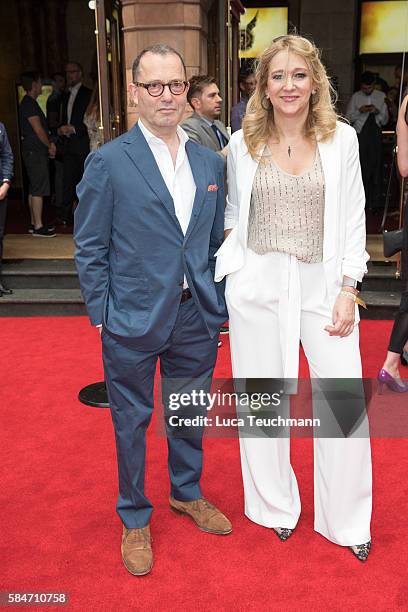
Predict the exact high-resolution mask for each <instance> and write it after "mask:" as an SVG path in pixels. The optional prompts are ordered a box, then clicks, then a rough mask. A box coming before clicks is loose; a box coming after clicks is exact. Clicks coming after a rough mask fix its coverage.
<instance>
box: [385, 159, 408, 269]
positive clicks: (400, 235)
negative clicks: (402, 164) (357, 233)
mask: <svg viewBox="0 0 408 612" xmlns="http://www.w3.org/2000/svg"><path fill="white" fill-rule="evenodd" d="M394 168H395V147H394V148H393V151H392V162H391V172H390V176H389V180H388V185H387V195H386V197H385V206H384V214H383V218H382V222H381V227H380V231H381V232H382V237H383V252H384V257H385V258H386V259H388V258H389V257H392V256H393V255H395V254H396V253H399V252H400V251H402V246H403V241H404V230H403V228H402V227H400V228H399V229H397V230H391V231H390V232H389V231H387V230H386V229H384V226H385V220H386V218H387V213H388V205H389V202H390V195H391V181H392V175H393V171H394Z"/></svg>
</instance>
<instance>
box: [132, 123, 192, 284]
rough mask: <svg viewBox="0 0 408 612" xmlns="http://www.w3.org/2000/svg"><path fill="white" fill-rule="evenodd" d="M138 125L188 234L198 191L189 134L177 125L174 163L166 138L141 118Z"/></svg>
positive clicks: (182, 225)
mask: <svg viewBox="0 0 408 612" xmlns="http://www.w3.org/2000/svg"><path fill="white" fill-rule="evenodd" d="M138 126H139V127H140V130H141V132H142V134H143V136H144V137H145V139H146V141H147V144H148V145H149V147H150V150H151V152H152V153H153V155H154V159H155V160H156V163H157V165H158V167H159V170H160V174H161V175H162V177H163V180H164V182H165V183H166V187H167V189H168V190H169V193H170V195H171V197H172V198H173V202H174V210H175V213H176V216H177V219H178V221H179V223H180V226H181V229H182V230H183V234H186V232H187V228H188V224H189V223H190V217H191V212H192V210H193V202H194V197H195V193H196V184H195V182H194V177H193V173H192V172H191V167H190V162H189V161H188V157H187V153H186V142H187V140H188V136H187V134H186V132H185V131H184V130H183V128H181V127H180V126H177V136H178V137H179V141H180V144H179V148H178V151H177V157H176V164H175V165H174V164H173V160H172V158H171V154H170V151H169V148H168V146H167V144H166V143H165V142H164V140H162V139H161V138H158V137H157V136H155V135H154V134H152V132H150V131H149V130H148V129H147V127H146V126H145V125H144V124H143V122H142V121H141V119H139V121H138ZM183 287H184V289H186V288H187V287H188V285H187V280H186V277H184V285H183Z"/></svg>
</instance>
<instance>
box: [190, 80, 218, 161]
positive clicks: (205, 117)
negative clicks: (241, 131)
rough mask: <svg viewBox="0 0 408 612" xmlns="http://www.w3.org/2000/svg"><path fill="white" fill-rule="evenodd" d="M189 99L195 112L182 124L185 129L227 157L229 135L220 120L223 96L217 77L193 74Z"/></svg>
mask: <svg viewBox="0 0 408 612" xmlns="http://www.w3.org/2000/svg"><path fill="white" fill-rule="evenodd" d="M187 100H188V102H189V104H190V106H191V108H192V109H193V111H194V112H193V114H192V115H191V116H190V117H189V118H188V119H186V120H185V121H183V123H182V124H181V125H182V128H183V130H185V132H187V134H188V136H189V137H190V139H191V140H193V141H194V142H198V143H199V144H201V145H203V146H204V147H207V148H209V149H211V150H212V151H216V152H217V153H220V154H221V155H223V156H224V157H225V156H226V155H227V150H228V148H227V144H228V141H229V135H228V132H227V129H226V127H225V125H224V124H223V123H222V121H220V120H219V116H220V114H221V104H222V98H221V96H220V90H219V89H218V85H217V83H216V82H215V79H214V78H213V77H211V76H208V75H202V74H201V75H198V76H193V77H192V78H191V79H190V88H189V90H188V93H187Z"/></svg>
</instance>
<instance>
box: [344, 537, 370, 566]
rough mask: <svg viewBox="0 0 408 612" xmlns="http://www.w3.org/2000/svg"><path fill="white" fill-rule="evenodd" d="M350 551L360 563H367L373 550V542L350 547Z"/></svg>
mask: <svg viewBox="0 0 408 612" xmlns="http://www.w3.org/2000/svg"><path fill="white" fill-rule="evenodd" d="M349 549H350V550H351V552H352V553H353V555H354V556H355V557H357V559H358V560H359V561H367V559H368V555H369V554H370V550H371V541H370V542H366V543H365V544H358V545H357V546H349Z"/></svg>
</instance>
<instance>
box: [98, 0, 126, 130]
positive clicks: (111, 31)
mask: <svg viewBox="0 0 408 612" xmlns="http://www.w3.org/2000/svg"><path fill="white" fill-rule="evenodd" d="M94 10H95V28H96V29H95V35H96V47H97V59H98V81H99V108H100V126H99V129H100V130H101V131H102V133H103V141H104V142H108V141H109V140H112V139H113V138H116V136H119V135H120V134H122V133H123V132H124V131H125V113H124V97H123V95H122V92H123V74H122V69H121V57H122V48H121V39H120V32H121V19H120V6H119V2H118V0H95V3H94Z"/></svg>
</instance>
